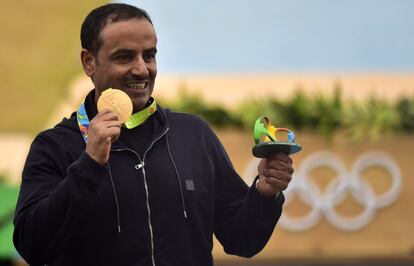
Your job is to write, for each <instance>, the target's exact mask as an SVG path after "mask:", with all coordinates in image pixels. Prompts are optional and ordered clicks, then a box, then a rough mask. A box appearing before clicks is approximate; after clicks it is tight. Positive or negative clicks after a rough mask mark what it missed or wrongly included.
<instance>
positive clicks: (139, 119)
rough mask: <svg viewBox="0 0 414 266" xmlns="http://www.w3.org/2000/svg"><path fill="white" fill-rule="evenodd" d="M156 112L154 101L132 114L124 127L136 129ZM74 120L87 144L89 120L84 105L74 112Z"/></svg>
mask: <svg viewBox="0 0 414 266" xmlns="http://www.w3.org/2000/svg"><path fill="white" fill-rule="evenodd" d="M155 111H157V104H156V103H155V100H154V101H153V102H152V103H151V104H150V105H149V106H147V107H146V108H144V109H143V110H141V111H139V112H136V113H135V114H132V115H131V116H130V118H128V120H127V121H126V122H125V123H124V126H125V127H126V128H128V129H131V128H134V127H137V126H139V125H141V124H142V123H144V122H145V121H146V120H147V119H148V117H150V116H151V115H152V114H153V113H155ZM76 118H77V121H78V126H79V130H80V132H81V134H82V137H83V140H84V141H85V143H88V130H89V118H88V114H87V113H86V109H85V103H82V104H81V105H80V106H79V109H78V111H77V112H76Z"/></svg>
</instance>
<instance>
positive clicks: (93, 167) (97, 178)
mask: <svg viewBox="0 0 414 266" xmlns="http://www.w3.org/2000/svg"><path fill="white" fill-rule="evenodd" d="M70 168H73V170H75V171H76V172H78V173H79V175H81V176H84V177H86V178H88V179H90V180H91V181H93V182H94V183H97V184H101V183H102V182H104V180H105V178H104V177H105V176H107V175H108V167H107V166H106V165H104V166H103V165H100V164H99V163H97V162H96V161H95V160H94V159H92V158H91V157H90V156H89V155H88V154H87V153H86V152H83V153H82V154H81V156H80V157H79V159H78V160H77V161H76V162H75V163H73V164H72V166H71V167H70Z"/></svg>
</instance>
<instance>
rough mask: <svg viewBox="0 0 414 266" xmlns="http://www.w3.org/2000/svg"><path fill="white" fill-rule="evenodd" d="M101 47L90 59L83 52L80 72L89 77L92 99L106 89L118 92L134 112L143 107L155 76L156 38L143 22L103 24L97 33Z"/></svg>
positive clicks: (136, 20) (135, 20) (150, 28)
mask: <svg viewBox="0 0 414 266" xmlns="http://www.w3.org/2000/svg"><path fill="white" fill-rule="evenodd" d="M100 39H101V43H102V45H101V47H100V49H99V50H98V52H97V54H96V55H95V56H93V55H92V54H91V53H90V52H89V51H86V50H83V51H82V54H81V57H82V63H83V67H84V70H85V72H86V74H87V75H88V76H90V77H91V78H92V81H93V83H94V85H95V90H96V100H97V99H98V98H99V96H100V95H101V93H102V91H104V90H106V89H107V88H113V89H120V90H122V91H124V92H125V93H127V94H128V95H129V97H130V98H131V100H132V103H133V106H134V112H137V111H139V110H141V109H143V108H144V107H145V104H146V103H147V102H148V99H149V98H150V97H151V94H152V91H153V90H154V83H155V77H156V76H157V64H156V59H155V56H156V53H157V48H156V45H157V36H156V34H155V31H154V28H153V26H152V25H151V23H150V22H148V21H147V20H146V19H130V20H125V21H119V22H113V23H109V24H107V25H106V26H105V27H104V28H103V29H102V32H101V35H100Z"/></svg>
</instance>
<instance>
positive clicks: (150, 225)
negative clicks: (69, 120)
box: [112, 127, 169, 266]
mask: <svg viewBox="0 0 414 266" xmlns="http://www.w3.org/2000/svg"><path fill="white" fill-rule="evenodd" d="M168 130H169V128H168V127H167V128H166V129H165V131H164V132H163V133H162V134H160V135H159V136H158V137H157V138H156V139H155V140H153V141H152V143H151V145H150V146H149V147H148V149H147V150H146V151H145V152H144V155H143V157H142V160H141V157H140V156H139V154H138V153H137V152H136V151H134V150H131V149H127V148H125V149H116V150H112V151H130V152H132V153H134V154H135V155H136V156H137V157H138V160H139V162H140V163H139V164H137V165H135V169H137V170H139V169H142V175H143V176H144V187H145V194H146V201H147V202H146V203H147V212H148V227H149V231H150V237H151V260H152V266H155V257H154V233H153V230H152V224H151V208H150V205H149V192H148V184H147V175H146V174H145V156H146V155H147V152H148V151H149V150H150V149H151V148H152V146H154V144H155V142H157V141H158V140H160V139H161V138H162V137H163V136H164V135H165V134H166V133H167V132H168Z"/></svg>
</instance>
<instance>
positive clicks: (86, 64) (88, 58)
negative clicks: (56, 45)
mask: <svg viewBox="0 0 414 266" xmlns="http://www.w3.org/2000/svg"><path fill="white" fill-rule="evenodd" d="M81 61H82V67H83V71H85V74H86V75H88V77H92V75H93V73H94V72H95V67H96V59H95V56H94V55H93V54H92V53H91V52H89V51H88V50H86V49H82V51H81Z"/></svg>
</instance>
